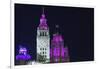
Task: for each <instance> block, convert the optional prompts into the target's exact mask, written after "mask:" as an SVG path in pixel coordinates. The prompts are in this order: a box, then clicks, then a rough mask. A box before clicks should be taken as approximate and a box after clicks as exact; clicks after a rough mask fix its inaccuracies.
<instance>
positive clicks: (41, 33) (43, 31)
mask: <svg viewBox="0 0 100 69" xmlns="http://www.w3.org/2000/svg"><path fill="white" fill-rule="evenodd" d="M46 21H47V20H46V18H45V14H44V12H43V14H42V16H41V18H40V24H39V26H38V27H37V38H36V39H37V61H39V62H44V63H45V62H50V35H49V27H48V25H47V23H46Z"/></svg>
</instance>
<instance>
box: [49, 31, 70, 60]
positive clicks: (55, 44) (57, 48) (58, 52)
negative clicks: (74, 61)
mask: <svg viewBox="0 0 100 69" xmlns="http://www.w3.org/2000/svg"><path fill="white" fill-rule="evenodd" d="M68 56H69V55H68V48H67V47H66V48H64V42H63V38H62V36H61V35H60V34H58V33H57V34H54V35H53V39H52V41H51V48H50V59H51V62H60V61H61V62H63V61H67V59H68Z"/></svg>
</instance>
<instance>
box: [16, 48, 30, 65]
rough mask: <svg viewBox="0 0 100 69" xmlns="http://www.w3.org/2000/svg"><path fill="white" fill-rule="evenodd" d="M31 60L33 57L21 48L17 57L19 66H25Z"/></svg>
mask: <svg viewBox="0 0 100 69" xmlns="http://www.w3.org/2000/svg"><path fill="white" fill-rule="evenodd" d="M30 60H31V56H30V55H29V54H28V53H27V49H26V48H25V47H20V48H19V54H18V55H17V56H16V62H17V65H25V64H27V62H28V61H30Z"/></svg>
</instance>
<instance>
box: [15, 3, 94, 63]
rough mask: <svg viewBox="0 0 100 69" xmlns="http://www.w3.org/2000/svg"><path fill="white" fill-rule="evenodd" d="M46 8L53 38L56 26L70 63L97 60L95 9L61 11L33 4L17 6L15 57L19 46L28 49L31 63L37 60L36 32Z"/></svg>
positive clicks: (60, 9) (59, 8) (60, 8)
mask: <svg viewBox="0 0 100 69" xmlns="http://www.w3.org/2000/svg"><path fill="white" fill-rule="evenodd" d="M42 7H45V15H46V18H47V24H48V26H49V28H50V35H51V38H52V34H53V33H55V31H56V28H55V25H59V29H58V30H59V32H60V34H62V36H63V38H64V43H65V46H68V48H69V56H70V61H71V62H75V61H90V60H93V59H94V47H93V46H94V9H93V8H80V7H77V8H76V7H63V6H62V7H58V6H43V5H30V4H15V55H17V54H18V49H19V45H23V46H25V47H26V48H27V49H28V53H29V54H30V55H31V56H32V59H33V60H34V59H36V58H35V56H36V29H37V27H38V25H39V23H40V22H39V21H40V17H41V14H42Z"/></svg>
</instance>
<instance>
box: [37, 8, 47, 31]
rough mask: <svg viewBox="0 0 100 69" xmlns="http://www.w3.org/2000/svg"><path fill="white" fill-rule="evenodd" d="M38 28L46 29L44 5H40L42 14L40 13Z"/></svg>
mask: <svg viewBox="0 0 100 69" xmlns="http://www.w3.org/2000/svg"><path fill="white" fill-rule="evenodd" d="M39 29H42V30H47V29H48V26H47V19H46V17H45V14H44V7H42V15H41V18H40V24H39Z"/></svg>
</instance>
